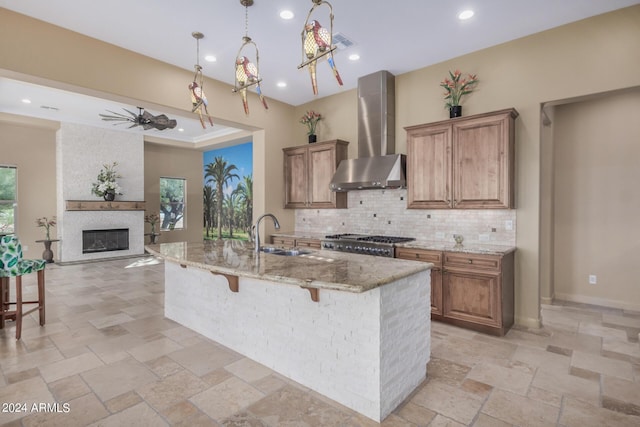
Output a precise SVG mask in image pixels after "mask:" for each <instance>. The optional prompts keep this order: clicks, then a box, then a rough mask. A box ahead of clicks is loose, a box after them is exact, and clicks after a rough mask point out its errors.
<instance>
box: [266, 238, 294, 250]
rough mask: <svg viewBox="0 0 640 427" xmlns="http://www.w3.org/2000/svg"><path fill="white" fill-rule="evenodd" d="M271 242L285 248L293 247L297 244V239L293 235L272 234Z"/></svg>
mask: <svg viewBox="0 0 640 427" xmlns="http://www.w3.org/2000/svg"><path fill="white" fill-rule="evenodd" d="M271 244H272V245H274V246H280V247H283V248H293V247H294V246H295V245H296V239H294V238H293V237H281V236H271Z"/></svg>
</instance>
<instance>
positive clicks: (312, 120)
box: [300, 111, 322, 144]
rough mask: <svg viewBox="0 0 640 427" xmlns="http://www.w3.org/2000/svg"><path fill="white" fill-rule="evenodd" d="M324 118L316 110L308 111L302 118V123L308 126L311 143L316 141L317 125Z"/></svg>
mask: <svg viewBox="0 0 640 427" xmlns="http://www.w3.org/2000/svg"><path fill="white" fill-rule="evenodd" d="M320 120H322V115H321V114H320V113H316V112H315V111H307V112H306V113H305V114H304V116H302V118H301V119H300V123H302V124H303V125H305V126H306V127H307V135H309V144H312V143H314V142H316V139H317V137H316V126H317V125H318V122H319V121H320Z"/></svg>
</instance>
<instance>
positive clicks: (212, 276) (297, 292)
mask: <svg viewBox="0 0 640 427" xmlns="http://www.w3.org/2000/svg"><path fill="white" fill-rule="evenodd" d="M146 249H147V251H148V252H149V253H151V254H153V255H156V256H158V257H161V258H163V259H164V260H165V316H166V317H167V318H169V319H172V320H175V321H176V322H178V323H180V324H182V325H184V326H186V327H188V328H190V329H193V330H195V331H197V332H199V333H201V334H202V335H204V336H206V337H208V338H210V339H212V340H215V341H216V342H218V343H220V344H222V345H225V346H227V347H229V348H231V349H233V350H235V351H237V352H239V353H241V354H243V355H244V356H246V357H249V358H251V359H253V360H255V361H257V362H259V363H262V364H263V365H265V366H267V367H269V368H271V369H273V370H274V371H276V372H278V373H280V374H282V375H284V376H285V377H288V378H290V379H292V380H294V381H296V382H298V383H300V384H302V385H304V386H306V387H309V388H310V389H312V390H315V391H317V392H318V393H321V394H323V395H325V396H327V397H329V398H331V399H333V400H335V401H337V402H339V403H341V404H343V405H345V406H347V407H349V408H351V409H353V410H355V411H357V412H359V413H361V414H363V415H365V416H367V417H369V418H371V419H373V420H374V421H382V420H383V419H384V418H385V417H386V416H387V415H389V414H390V413H391V411H393V410H394V409H395V408H396V407H397V406H398V405H399V404H400V403H402V401H403V400H404V399H405V398H406V397H407V396H409V394H410V393H411V392H412V391H413V390H415V388H416V387H417V386H418V385H419V384H420V383H422V381H424V379H425V377H426V364H427V362H428V361H429V354H430V329H431V323H430V315H429V313H430V272H429V269H430V266H431V265H430V264H428V263H415V262H411V261H405V260H398V259H384V258H375V259H373V258H372V257H370V256H366V255H354V254H345V253H338V252H328V251H308V253H306V254H302V255H298V256H283V255H275V254H271V253H264V252H260V253H256V252H255V251H254V250H253V245H252V244H249V243H244V242H238V241H219V242H204V243H203V242H196V243H191V242H188V243H187V242H178V243H163V244H160V245H149V246H147V247H146Z"/></svg>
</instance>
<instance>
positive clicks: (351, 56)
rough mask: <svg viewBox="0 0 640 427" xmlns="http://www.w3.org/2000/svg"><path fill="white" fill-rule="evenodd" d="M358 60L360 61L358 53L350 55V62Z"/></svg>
mask: <svg viewBox="0 0 640 427" xmlns="http://www.w3.org/2000/svg"><path fill="white" fill-rule="evenodd" d="M358 59H360V55H358V54H357V53H352V54H351V55H349V60H350V61H357V60H358Z"/></svg>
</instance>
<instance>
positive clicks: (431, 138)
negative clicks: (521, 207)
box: [405, 109, 518, 209]
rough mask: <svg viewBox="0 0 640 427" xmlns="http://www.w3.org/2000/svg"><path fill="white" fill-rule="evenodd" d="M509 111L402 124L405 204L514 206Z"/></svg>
mask: <svg viewBox="0 0 640 427" xmlns="http://www.w3.org/2000/svg"><path fill="white" fill-rule="evenodd" d="M516 117H518V112H517V111H516V110H514V109H507V110H501V111H496V112H493V113H486V114H478V115H475V116H469V117H460V118H456V119H449V120H446V121H441V122H436V123H429V124H424V125H417V126H410V127H406V128H405V129H406V131H407V205H408V207H409V208H418V209H447V208H454V209H479V208H480V209H491V208H494V209H505V208H513V207H515V197H514V172H515V171H514V164H515V149H514V145H515V125H514V122H515V119H516Z"/></svg>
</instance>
